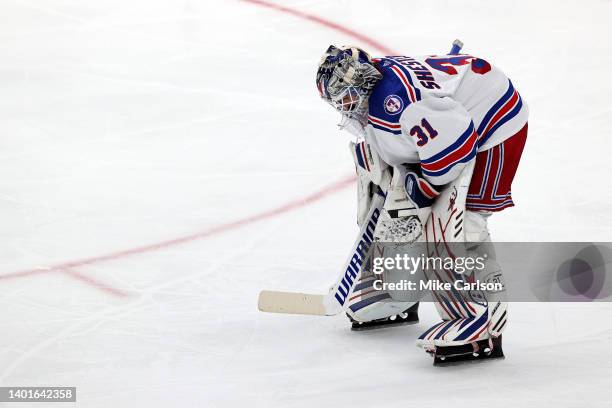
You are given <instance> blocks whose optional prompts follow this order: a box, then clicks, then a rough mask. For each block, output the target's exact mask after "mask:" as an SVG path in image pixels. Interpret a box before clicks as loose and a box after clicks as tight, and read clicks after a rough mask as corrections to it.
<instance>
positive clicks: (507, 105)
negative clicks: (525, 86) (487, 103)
mask: <svg viewBox="0 0 612 408" xmlns="http://www.w3.org/2000/svg"><path fill="white" fill-rule="evenodd" d="M522 107H523V101H522V99H521V95H519V93H518V91H517V90H516V89H514V86H512V82H511V81H510V80H508V89H507V90H506V92H505V93H504V94H503V96H502V97H501V98H500V99H499V100H498V101H497V102H495V104H494V105H493V106H492V107H491V109H489V111H488V112H487V113H486V114H485V116H484V118H483V119H482V121H481V122H480V125H478V131H477V132H478V135H479V137H480V140H479V141H478V144H479V145H481V146H482V145H483V144H485V143H486V141H487V140H489V139H490V138H491V136H493V134H494V133H495V131H496V130H497V129H499V128H500V127H501V126H502V125H504V124H505V123H506V122H508V121H509V120H510V119H512V118H513V117H515V116H516V115H518V113H519V112H520V111H521V108H522Z"/></svg>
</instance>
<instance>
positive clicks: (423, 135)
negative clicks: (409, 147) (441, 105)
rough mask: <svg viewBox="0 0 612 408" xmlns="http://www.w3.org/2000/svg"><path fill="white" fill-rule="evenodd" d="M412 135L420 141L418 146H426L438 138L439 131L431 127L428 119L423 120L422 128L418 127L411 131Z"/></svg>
mask: <svg viewBox="0 0 612 408" xmlns="http://www.w3.org/2000/svg"><path fill="white" fill-rule="evenodd" d="M410 135H411V136H415V137H416V138H417V139H418V140H417V142H416V144H417V146H425V145H426V144H427V142H429V139H433V138H434V137H436V136H438V131H437V130H436V129H434V128H433V127H431V125H430V124H429V122H428V121H427V119H425V118H423V119H421V126H418V125H416V126H413V127H412V129H410Z"/></svg>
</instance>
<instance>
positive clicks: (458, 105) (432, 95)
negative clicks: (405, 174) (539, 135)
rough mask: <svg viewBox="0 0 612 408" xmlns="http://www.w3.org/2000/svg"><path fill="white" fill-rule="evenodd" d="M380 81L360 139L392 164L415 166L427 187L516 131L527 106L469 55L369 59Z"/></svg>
mask: <svg viewBox="0 0 612 408" xmlns="http://www.w3.org/2000/svg"><path fill="white" fill-rule="evenodd" d="M373 61H374V63H375V65H376V67H377V68H378V69H379V71H381V72H382V74H383V78H382V79H381V80H380V81H379V82H378V83H377V84H376V87H375V88H374V90H373V92H372V94H371V96H370V98H369V100H368V123H367V126H366V127H365V138H366V141H367V142H368V143H370V144H371V145H373V146H374V148H375V149H376V150H377V152H378V154H379V155H380V156H381V158H382V159H383V160H384V161H385V162H386V163H388V164H390V165H392V166H396V165H399V164H403V163H420V164H421V170H422V173H423V176H424V177H425V178H426V179H428V180H429V181H430V182H432V183H434V184H438V185H441V184H446V183H449V182H450V181H452V180H453V179H455V178H456V177H457V176H458V175H459V173H460V172H461V170H462V169H463V167H464V165H465V163H467V162H469V161H470V160H471V159H472V158H473V157H474V156H475V155H476V153H477V152H479V151H484V150H487V149H490V148H491V147H493V146H495V145H497V144H499V143H501V142H503V141H504V140H506V139H507V138H509V137H510V136H512V135H514V134H515V133H516V132H518V131H519V130H520V129H521V128H522V127H523V126H524V125H525V123H526V122H527V116H528V108H527V106H526V104H525V103H524V102H523V101H522V99H521V96H520V95H519V94H518V92H517V91H516V90H515V89H514V87H513V85H512V83H511V82H510V80H509V79H508V78H507V77H506V76H505V75H504V74H503V72H502V71H500V70H499V69H497V68H496V67H494V66H492V65H491V64H489V63H488V62H486V61H484V60H482V59H480V58H476V57H473V56H469V55H453V56H451V55H446V56H425V57H406V56H393V57H384V58H379V59H374V60H373Z"/></svg>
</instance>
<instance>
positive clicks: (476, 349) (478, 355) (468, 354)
mask: <svg viewBox="0 0 612 408" xmlns="http://www.w3.org/2000/svg"><path fill="white" fill-rule="evenodd" d="M425 351H426V352H427V353H429V354H430V355H431V356H432V357H433V358H434V365H435V366H444V365H454V364H459V363H463V362H468V361H479V360H487V359H493V358H504V351H503V349H502V336H499V337H490V338H488V339H485V340H480V341H475V342H473V343H470V344H464V345H461V346H444V347H441V346H435V347H433V348H430V349H427V348H426V349H425Z"/></svg>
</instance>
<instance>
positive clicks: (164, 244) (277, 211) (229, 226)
mask: <svg viewBox="0 0 612 408" xmlns="http://www.w3.org/2000/svg"><path fill="white" fill-rule="evenodd" d="M354 180H355V177H354V176H352V175H351V176H350V177H345V178H343V179H341V180H339V181H336V182H334V183H332V184H329V185H328V186H326V187H324V188H322V189H321V190H319V191H316V192H314V193H312V194H309V195H307V196H304V197H301V198H298V199H296V200H293V201H290V202H288V203H286V204H283V205H281V206H280V207H276V208H272V209H270V210H267V211H263V212H260V213H258V214H255V215H251V216H248V217H245V218H241V219H238V220H235V221H231V222H227V223H225V224H220V225H217V226H216V227H212V228H210V229H207V230H204V231H201V232H198V233H195V234H191V235H186V236H183V237H179V238H174V239H170V240H167V241H161V242H156V243H153V244H149V245H143V246H139V247H134V248H129V249H125V250H122V251H117V252H111V253H108V254H103V255H98V256H93V257H90V258H83V259H78V260H74V261H68V262H64V263H60V264H56V265H52V266H45V267H39V268H33V269H28V270H24V271H19V272H12V273H7V274H4V275H0V280H1V279H11V278H21V277H25V276H30V275H35V274H40V273H45V272H54V271H66V270H69V269H71V268H76V267H82V266H88V265H92V264H98V263H101V262H105V261H113V260H115V259H119V258H124V257H126V256H131V255H138V254H142V253H145V252H151V251H156V250H159V249H165V248H168V247H172V246H175V245H180V244H185V243H187V242H191V241H195V240H198V239H202V238H208V237H210V236H214V235H218V234H221V233H224V232H227V231H230V230H233V229H237V228H240V227H244V226H245V225H249V224H252V223H255V222H257V221H262V220H265V219H268V218H272V217H276V216H278V215H281V214H284V213H286V212H289V211H292V210H295V209H298V208H301V207H305V206H307V205H310V204H312V203H314V202H316V201H319V200H321V199H322V198H324V197H327V196H328V195H331V194H334V193H336V192H338V191H340V190H342V189H344V188H346V187H348V186H349V185H351V184H352V183H353V182H354ZM69 275H72V276H73V277H75V278H78V279H80V280H82V281H83V282H86V279H83V275H80V274H79V276H76V275H75V273H74V272H71V273H70V274H69ZM89 283H90V284H91V282H89ZM93 286H96V287H98V288H101V287H102V286H104V287H105V288H110V286H109V285H104V284H101V283H99V284H96V285H93ZM107 291H108V290H107Z"/></svg>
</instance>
